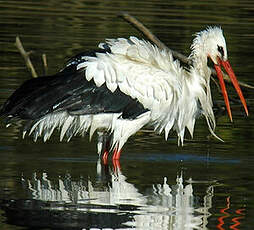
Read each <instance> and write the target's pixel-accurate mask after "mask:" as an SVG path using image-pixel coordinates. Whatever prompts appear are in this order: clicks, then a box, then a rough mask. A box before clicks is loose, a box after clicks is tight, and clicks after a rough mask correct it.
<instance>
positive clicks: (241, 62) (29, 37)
mask: <svg viewBox="0 0 254 230" xmlns="http://www.w3.org/2000/svg"><path fill="white" fill-rule="evenodd" d="M253 9H254V3H253V2H252V1H206V2H204V1H155V0H154V1H152V0H150V1H102V0H98V1H56V0H54V1H53V0H48V1H40V0H38V1H31V0H30V1H9V0H7V1H0V52H1V55H0V63H1V64H0V88H1V89H0V92H1V94H0V104H2V103H3V102H4V101H5V100H6V98H7V97H8V96H9V95H10V94H11V93H12V92H13V90H14V89H16V88H17V87H18V86H19V85H20V84H21V83H22V82H23V81H24V80H26V79H29V78H30V75H29V73H28V72H27V70H26V68H25V67H24V63H23V60H22V58H21V57H20V55H19V53H18V51H17V49H16V47H15V46H14V42H15V36H16V35H19V36H20V38H21V40H22V42H23V45H24V47H25V49H26V50H27V51H29V50H32V51H33V53H32V55H31V58H32V61H33V63H34V65H35V67H36V70H37V72H38V73H39V74H40V75H41V74H43V68H42V64H41V55H42V54H43V53H46V55H47V60H48V67H49V70H48V72H49V74H53V73H55V72H56V71H58V70H60V69H61V68H62V67H63V65H64V63H65V61H67V60H68V58H70V57H71V56H73V55H75V54H76V53H79V52H81V51H84V50H89V49H93V48H95V47H96V45H97V44H98V42H100V41H103V40H104V38H111V37H128V36H130V35H135V36H139V37H142V34H140V33H139V32H137V31H136V30H135V29H134V28H133V27H132V26H130V25H129V24H128V23H126V22H125V21H123V20H122V19H121V18H119V17H117V16H116V15H117V14H118V13H119V12H120V11H128V12H129V13H131V14H132V15H133V16H136V17H137V18H138V19H139V20H140V21H142V22H143V23H144V24H145V25H146V26H148V27H149V28H150V29H151V30H152V31H153V32H154V33H155V34H156V35H157V36H158V37H159V38H160V39H161V40H162V41H163V42H164V43H165V44H166V45H168V46H169V47H170V48H173V49H175V50H177V51H180V52H182V53H184V54H186V55H188V53H189V46H190V43H191V40H192V34H193V33H195V32H197V31H200V30H201V29H203V28H204V27H206V25H211V24H213V25H214V24H215V25H221V26H222V28H223V29H224V32H225V37H226V40H227V45H228V52H229V58H230V62H231V65H232V66H233V69H234V70H235V72H236V75H237V76H238V79H239V80H241V81H244V82H247V83H249V84H252V85H254V80H253V78H252V72H253V63H252V62H253V61H252V58H251V57H252V56H253V52H254V50H253V49H252V46H253V34H254V31H253V30H254V29H253V28H254V26H253V24H254V21H253ZM212 88H213V97H214V99H215V100H216V101H219V102H220V101H221V100H222V99H221V97H220V95H219V93H218V92H217V91H216V88H215V86H214V85H213V87H212ZM227 88H229V92H230V96H231V97H232V98H237V97H236V94H235V93H234V90H232V87H231V86H230V85H228V86H227ZM244 94H245V97H246V98H247V103H248V104H249V111H250V116H249V117H248V118H246V116H245V115H244V111H243V109H242V108H241V107H240V106H237V103H236V104H235V106H233V119H234V123H233V124H231V123H230V122H229V119H228V117H227V116H226V115H225V114H224V113H222V114H221V113H219V114H218V115H217V129H216V133H217V134H218V135H219V136H220V137H221V138H223V139H224V140H225V143H221V142H218V141H217V140H215V139H207V136H208V134H209V133H208V130H207V127H206V124H205V122H204V120H202V119H201V120H199V121H198V122H197V126H196V129H195V135H194V139H190V137H188V135H187V136H186V140H185V145H184V146H183V147H178V146H177V141H176V138H175V135H172V136H171V138H170V139H169V140H168V141H167V142H165V141H164V139H163V137H162V136H158V135H155V134H153V133H152V132H150V131H149V130H143V131H142V132H139V133H138V134H137V135H135V136H133V137H131V138H130V140H129V141H128V143H127V144H126V145H125V147H124V151H123V153H122V158H121V162H120V163H121V165H120V167H121V169H118V170H116V169H115V168H114V164H113V163H112V162H110V163H109V165H108V166H104V165H101V164H100V162H99V161H98V158H97V155H96V150H95V149H96V140H95V139H93V140H92V141H91V142H89V141H88V138H79V137H76V138H74V139H73V140H72V141H71V142H69V143H65V142H62V143H60V142H59V134H57V133H56V134H55V135H54V136H53V137H52V139H50V141H48V142H47V143H43V142H42V141H41V140H39V141H38V142H36V143H34V142H33V141H32V140H31V139H30V138H26V139H22V138H21V132H20V130H19V126H12V127H9V128H5V127H3V125H1V126H0V156H1V162H0V168H1V170H0V200H1V202H0V214H1V217H0V226H1V229H29V228H30V229H36V228H41V229H92V228H94V229H103V228H104V229H105V228H109V229H110V228H111V229H134V228H136V229H252V228H253V226H252V225H253V221H252V220H253V215H254V213H253V208H254V199H253V197H254V194H253V191H254V182H253V179H254V178H253V177H254V176H253V173H252V170H253V164H254V157H253V155H254V154H253V153H254V151H253V149H254V144H253V128H252V127H253V125H254V120H253V116H252V109H251V105H252V103H253V93H252V90H244Z"/></svg>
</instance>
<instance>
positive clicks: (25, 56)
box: [15, 36, 38, 77]
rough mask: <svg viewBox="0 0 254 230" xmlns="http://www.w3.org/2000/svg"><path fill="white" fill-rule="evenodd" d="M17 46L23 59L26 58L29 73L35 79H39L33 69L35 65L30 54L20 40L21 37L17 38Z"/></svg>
mask: <svg viewBox="0 0 254 230" xmlns="http://www.w3.org/2000/svg"><path fill="white" fill-rule="evenodd" d="M15 46H16V47H17V48H18V50H19V52H20V54H21V55H22V57H23V58H24V60H25V63H26V66H27V68H28V69H29V71H30V72H31V74H32V76H33V77H38V75H37V73H36V71H35V69H34V67H33V64H32V62H31V60H30V57H29V53H27V52H26V51H25V49H24V47H23V45H22V43H21V41H20V39H19V36H17V37H16V42H15Z"/></svg>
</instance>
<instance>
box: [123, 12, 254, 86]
mask: <svg viewBox="0 0 254 230" xmlns="http://www.w3.org/2000/svg"><path fill="white" fill-rule="evenodd" d="M119 16H120V17H122V18H123V19H124V20H125V21H127V22H129V23H130V24H131V25H132V26H134V27H135V28H136V29H137V30H139V31H140V32H142V33H143V34H144V35H145V36H146V37H147V38H148V39H149V40H150V41H151V42H153V43H154V44H155V45H157V46H158V47H159V48H160V49H165V50H168V51H170V52H171V53H172V55H173V56H174V57H175V58H177V59H179V60H180V61H181V62H183V63H185V64H188V65H189V64H191V61H190V59H188V57H186V56H185V55H183V54H181V53H179V52H177V51H174V50H172V49H170V48H168V47H167V46H166V45H165V44H164V43H163V42H161V41H160V40H159V39H158V38H157V37H156V36H155V35H154V34H153V33H152V32H151V31H150V30H149V29H148V28H147V27H146V26H144V25H143V24H142V23H141V22H140V21H138V20H137V19H136V18H135V17H133V16H131V15H130V14H128V13H126V12H121V13H120V14H119ZM211 71H212V76H213V77H214V76H217V74H216V71H215V70H214V69H213V68H211ZM223 78H224V80H225V81H227V82H229V83H231V81H230V78H229V76H228V75H227V74H226V73H224V72H223ZM239 85H241V86H242V87H245V88H249V89H254V86H252V85H249V84H246V83H244V82H241V81H239Z"/></svg>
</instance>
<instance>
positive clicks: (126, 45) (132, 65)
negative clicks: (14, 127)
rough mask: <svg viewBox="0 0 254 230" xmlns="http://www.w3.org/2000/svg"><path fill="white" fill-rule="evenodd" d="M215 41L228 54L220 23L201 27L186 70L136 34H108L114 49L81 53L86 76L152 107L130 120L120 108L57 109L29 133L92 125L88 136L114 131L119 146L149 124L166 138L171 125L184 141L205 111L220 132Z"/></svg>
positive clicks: (81, 130) (77, 130)
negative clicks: (212, 64)
mask: <svg viewBox="0 0 254 230" xmlns="http://www.w3.org/2000/svg"><path fill="white" fill-rule="evenodd" d="M217 43H218V44H219V45H221V46H223V47H224V50H225V56H226V58H227V53H226V43H225V39H224V37H223V35H222V31H221V29H220V28H217V27H216V28H214V29H213V28H208V29H207V30H205V31H203V32H200V33H198V34H197V35H196V38H195V39H194V41H193V44H192V46H191V49H192V53H191V55H190V58H191V59H192V62H193V67H191V68H190V70H188V71H187V70H185V69H184V68H182V67H181V66H180V63H179V61H177V60H176V61H174V60H173V56H172V54H171V52H168V51H165V50H160V49H159V48H158V47H155V46H153V45H152V44H150V43H149V42H145V41H143V40H139V39H138V38H136V37H130V38H129V39H124V38H119V39H107V40H106V43H101V44H99V47H100V48H102V49H103V48H104V47H109V48H110V50H111V53H97V54H96V57H88V56H87V57H83V59H84V62H82V63H80V64H79V65H77V70H79V69H81V68H84V69H85V77H86V79H87V80H88V81H91V80H94V82H95V84H96V86H98V87H100V86H102V85H103V84H104V83H105V84H106V86H107V88H108V89H109V90H110V91H111V92H115V90H116V89H117V88H119V90H120V91H121V92H123V93H124V94H126V95H128V96H130V97H131V98H133V99H136V100H137V101H138V102H140V103H141V104H142V105H143V106H144V108H145V109H148V110H149V112H146V113H144V114H143V115H140V116H139V117H137V118H135V119H132V120H131V119H130V120H128V119H122V118H121V114H120V113H117V114H103V113H102V114H96V115H92V114H91V115H81V116H71V115H69V114H67V113H66V112H63V113H53V114H49V115H46V116H45V117H43V118H41V119H40V120H38V121H36V122H35V123H34V125H33V126H32V127H31V129H30V132H29V135H30V134H31V133H34V139H35V140H37V138H38V137H39V136H42V135H44V140H47V139H48V138H49V137H50V136H51V135H52V133H53V131H54V129H56V128H60V129H61V134H60V139H61V140H62V139H63V138H64V136H66V137H67V139H68V140H69V139H70V138H71V137H72V136H73V135H77V134H80V135H84V134H85V133H86V132H87V131H88V129H89V128H90V138H91V137H92V135H93V133H94V132H95V131H96V130H97V131H98V130H105V131H108V132H110V133H111V134H112V136H113V143H112V148H113V147H116V146H117V148H119V149H120V148H121V147H122V146H123V145H124V143H125V142H126V141H127V139H128V138H129V137H130V136H131V135H132V134H134V133H135V132H137V131H138V130H139V129H140V128H142V127H143V126H144V125H146V124H150V125H153V126H154V129H155V130H156V131H158V132H159V133H161V132H163V131H165V139H167V138H168V135H169V132H170V130H171V129H173V130H175V131H176V132H177V135H178V143H179V144H183V140H184V133H185V129H186V128H187V129H188V130H189V132H190V134H191V136H193V131H194V125H195V120H196V117H197V115H198V114H199V113H201V114H203V115H204V116H205V117H206V120H207V124H208V128H209V130H210V132H211V133H212V134H213V135H214V136H216V135H215V133H214V129H215V118H214V114H213V110H212V98H211V92H210V74H211V72H210V70H209V68H208V67H207V56H210V57H211V58H212V60H214V59H216V55H217V54H216V50H217ZM213 45H214V47H215V48H212V47H213ZM200 107H201V111H199V110H200ZM25 134H26V131H25V132H24V135H25ZM216 137H217V136H216ZM99 146H100V145H99ZM100 148H101V147H100Z"/></svg>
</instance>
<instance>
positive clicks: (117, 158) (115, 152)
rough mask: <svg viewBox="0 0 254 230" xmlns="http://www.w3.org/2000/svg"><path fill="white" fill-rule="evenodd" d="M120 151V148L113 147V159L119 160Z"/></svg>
mask: <svg viewBox="0 0 254 230" xmlns="http://www.w3.org/2000/svg"><path fill="white" fill-rule="evenodd" d="M121 152H122V150H121V149H120V150H118V148H117V147H116V148H115V149H114V153H113V158H112V159H113V160H119V159H120V156H121Z"/></svg>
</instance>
